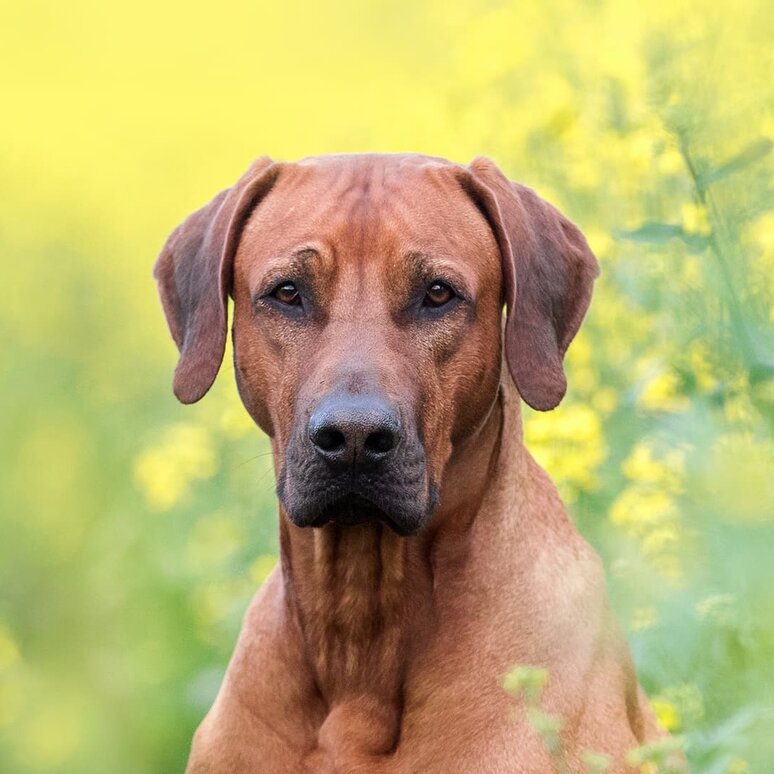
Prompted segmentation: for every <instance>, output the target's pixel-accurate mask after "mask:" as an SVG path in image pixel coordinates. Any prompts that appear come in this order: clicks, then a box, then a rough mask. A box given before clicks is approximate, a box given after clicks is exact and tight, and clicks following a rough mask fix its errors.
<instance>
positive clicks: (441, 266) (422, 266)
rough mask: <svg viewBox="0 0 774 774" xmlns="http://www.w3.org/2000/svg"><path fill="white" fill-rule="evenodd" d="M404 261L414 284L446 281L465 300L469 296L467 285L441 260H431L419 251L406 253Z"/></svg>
mask: <svg viewBox="0 0 774 774" xmlns="http://www.w3.org/2000/svg"><path fill="white" fill-rule="evenodd" d="M405 261H406V263H407V264H408V266H409V270H410V271H411V275H412V280H413V281H414V282H415V283H417V284H418V283H420V282H431V281H432V280H435V279H439V280H447V281H449V282H451V283H452V284H453V285H454V286H455V288H456V290H457V291H458V293H460V295H462V296H463V297H465V298H468V297H469V296H470V290H469V289H468V283H467V282H466V281H465V279H464V277H463V276H462V275H461V274H460V272H459V271H457V269H455V268H454V267H453V266H451V265H449V262H448V261H446V260H444V259H442V258H433V257H431V256H430V255H428V254H427V253H423V252H421V251H420V250H412V251H410V252H408V253H406V256H405Z"/></svg>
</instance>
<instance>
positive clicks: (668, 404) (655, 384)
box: [637, 371, 690, 412]
mask: <svg viewBox="0 0 774 774" xmlns="http://www.w3.org/2000/svg"><path fill="white" fill-rule="evenodd" d="M679 388H680V383H679V381H678V379H677V376H676V375H675V374H673V373H672V372H671V371H664V372H662V373H660V374H658V375H657V376H654V377H653V378H652V379H650V381H648V383H647V384H646V385H645V388H644V389H643V390H642V392H641V393H640V395H639V397H638V398H637V404H638V405H639V406H641V407H642V408H644V409H647V410H648V411H667V412H676V411H684V410H685V409H686V408H688V406H689V405H690V401H689V400H688V398H687V397H686V396H685V395H682V394H681V393H680V389H679Z"/></svg>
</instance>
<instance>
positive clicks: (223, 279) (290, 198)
mask: <svg viewBox="0 0 774 774" xmlns="http://www.w3.org/2000/svg"><path fill="white" fill-rule="evenodd" d="M514 242H516V244H514ZM595 273H596V262H595V261H594V259H593V256H591V254H590V252H589V251H588V248H587V246H586V244H585V240H583V238H582V236H580V233H579V232H577V229H575V228H574V226H572V225H571V224H570V223H569V222H568V221H566V220H565V219H564V218H562V216H561V215H559V213H558V212H556V210H553V208H550V206H549V205H547V204H545V203H544V202H542V200H539V199H538V198H537V197H536V196H535V195H534V194H533V193H532V192H531V191H529V189H522V188H520V187H514V186H513V185H512V184H510V183H508V181H506V180H505V179H504V178H503V177H502V175H501V173H499V170H497V169H496V168H495V167H494V166H493V165H492V164H491V163H490V162H486V161H480V162H474V165H471V167H470V168H464V167H459V166H457V165H454V164H451V163H449V162H445V161H443V160H439V159H430V158H427V157H421V156H413V155H411V156H381V155H368V156H344V157H322V158H319V159H310V160H307V161H303V162H300V163H298V164H292V165H276V164H271V163H270V162H268V161H263V162H258V163H257V164H256V165H254V167H253V168H251V170H250V171H248V173H247V174H246V175H245V176H244V177H243V178H242V179H241V180H240V181H239V182H238V183H237V184H236V185H235V186H234V187H233V188H232V189H230V190H228V191H226V192H224V193H223V194H221V195H220V196H219V197H217V198H216V199H215V200H213V202H212V203H211V204H210V205H208V206H207V207H205V208H204V209H203V210H200V211H199V212H198V213H195V214H194V215H193V216H191V218H189V220H188V221H186V223H185V224H183V226H182V227H181V228H180V229H178V231H177V232H175V234H173V236H172V237H170V240H169V242H168V243H167V246H166V247H165V250H164V252H162V255H161V257H160V259H159V263H158V265H157V276H158V278H159V281H160V286H161V293H162V300H163V301H164V306H165V311H166V312H167V318H168V320H169V322H170V328H171V330H172V333H173V336H175V339H176V341H177V342H178V345H179V346H180V348H181V360H180V364H179V366H178V371H177V374H176V382H175V386H176V392H177V394H178V396H179V397H180V398H181V399H182V400H184V401H186V402H189V401H190V400H196V399H198V398H199V397H201V395H202V394H203V393H204V392H206V389H207V388H208V387H209V385H210V384H211V382H212V379H214V375H215V372H216V371H217V366H218V364H219V359H220V357H222V352H223V339H224V337H225V298H224V296H225V294H226V293H227V292H228V291H230V292H231V293H232V295H233V297H234V304H235V305H234V327H233V337H234V357H235V367H236V374H237V383H238V386H239V391H240V394H241V396H242V399H243V402H244V404H245V406H246V407H247V410H248V411H249V412H250V414H251V416H252V417H253V418H254V419H255V421H256V422H257V423H258V425H259V426H260V427H261V428H263V429H264V430H265V431H266V432H267V433H268V434H269V435H270V436H271V437H272V440H273V446H274V450H275V455H276V462H277V469H278V481H277V491H278V494H279V497H280V500H281V502H282V505H283V507H284V510H285V512H286V514H287V515H288V517H289V518H290V519H291V520H292V521H293V522H294V523H295V524H297V525H298V526H320V525H322V524H324V523H326V522H328V521H331V520H336V521H338V522H341V523H344V524H354V523H359V522H362V521H372V520H378V521H381V522H384V523H386V524H388V525H389V526H390V527H391V528H392V529H394V530H395V531H396V532H398V533H399V534H404V535H408V534H413V533H415V532H417V531H418V530H420V529H421V528H422V527H423V526H424V525H425V524H426V523H427V521H428V519H429V518H430V516H431V515H432V513H433V510H434V508H435V506H436V504H437V502H438V498H439V486H440V482H441V480H442V477H443V472H444V468H445V466H446V464H447V462H448V460H449V458H450V456H451V455H452V454H453V451H454V449H455V448H456V447H457V446H458V445H459V444H462V443H464V442H465V440H466V439H468V438H469V437H471V435H472V434H474V433H475V432H476V431H477V430H478V429H479V428H480V426H481V425H482V423H483V422H484V421H485V419H486V418H487V416H488V415H489V412H490V410H491V407H492V405H493V402H494V401H495V399H496V395H497V387H498V383H499V378H500V368H501V352H502V341H501V331H502V307H503V303H504V302H505V303H506V304H507V305H508V309H509V315H508V321H507V324H506V352H507V357H508V364H509V367H510V370H511V373H512V374H513V376H514V379H515V380H516V383H517V386H518V387H519V389H520V391H521V393H522V395H523V397H524V398H525V400H527V401H528V402H530V403H531V404H532V405H534V406H536V407H538V408H549V407H553V406H554V405H556V403H558V401H559V400H560V399H561V396H562V394H563V392H564V376H563V373H562V369H561V359H562V355H563V354H564V350H565V349H566V347H567V345H568V344H569V341H570V340H571V338H572V336H573V335H574V333H575V331H576V330H577V327H578V325H579V324H580V320H581V318H582V316H583V313H584V312H585V308H586V306H587V305H588V301H589V297H590V289H591V283H592V280H593V277H594V276H595ZM517 278H518V279H517ZM517 283H518V288H519V289H518V291H517ZM517 303H520V305H521V314H516V313H515V307H516V304H517ZM213 363H214V367H213Z"/></svg>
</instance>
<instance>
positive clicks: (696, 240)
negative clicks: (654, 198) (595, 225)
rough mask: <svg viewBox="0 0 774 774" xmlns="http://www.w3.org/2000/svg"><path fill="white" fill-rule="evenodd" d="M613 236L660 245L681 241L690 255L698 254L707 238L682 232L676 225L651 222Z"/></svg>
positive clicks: (617, 232)
mask: <svg viewBox="0 0 774 774" xmlns="http://www.w3.org/2000/svg"><path fill="white" fill-rule="evenodd" d="M615 235H616V236H617V237H619V238H622V239H629V240H631V241H632V242H646V243H648V244H654V245H660V244H663V243H664V242H668V241H669V240H670V239H682V240H683V242H685V244H686V246H687V247H688V249H689V250H690V251H691V252H692V253H700V252H701V251H702V250H704V249H705V248H706V246H707V238H706V237H705V236H702V235H701V234H689V233H687V232H685V231H683V227H682V226H679V225H677V224H676V223H657V222H655V221H651V222H649V223H643V224H642V225H641V226H640V227H639V228H636V229H632V230H631V231H616V232H615Z"/></svg>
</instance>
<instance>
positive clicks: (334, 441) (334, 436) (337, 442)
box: [312, 427, 346, 452]
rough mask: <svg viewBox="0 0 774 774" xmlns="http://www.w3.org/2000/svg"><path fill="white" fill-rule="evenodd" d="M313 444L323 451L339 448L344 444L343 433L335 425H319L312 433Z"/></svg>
mask: <svg viewBox="0 0 774 774" xmlns="http://www.w3.org/2000/svg"><path fill="white" fill-rule="evenodd" d="M312 441H313V443H314V445H315V446H317V447H318V448H320V449H322V450H323V451H327V452H331V451H336V450H337V449H341V448H342V447H343V446H344V445H345V444H346V439H345V438H344V434H343V433H342V432H341V431H339V430H337V429H336V428H335V427H321V428H319V429H318V430H316V431H315V432H314V433H313V434H312Z"/></svg>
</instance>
